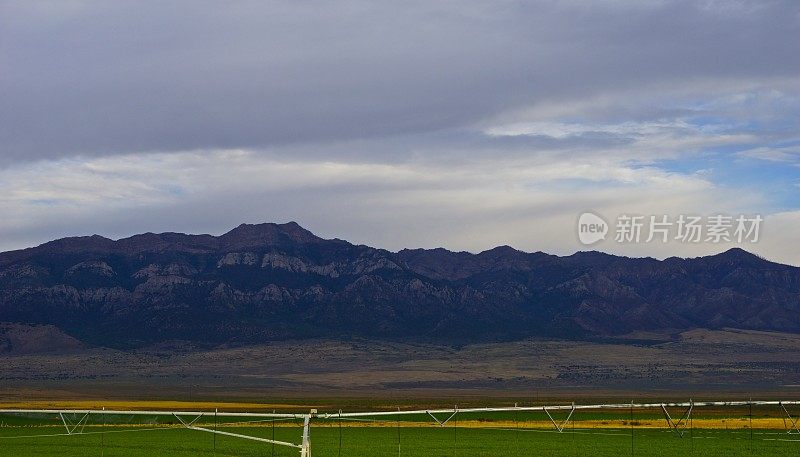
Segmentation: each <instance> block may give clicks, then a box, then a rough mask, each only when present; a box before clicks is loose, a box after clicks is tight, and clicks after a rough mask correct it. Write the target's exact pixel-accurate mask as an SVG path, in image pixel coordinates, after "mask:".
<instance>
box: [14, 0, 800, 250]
mask: <svg viewBox="0 0 800 457" xmlns="http://www.w3.org/2000/svg"><path fill="white" fill-rule="evenodd" d="M798 43H800V2H798V1H796V0H785V1H778V0H776V1H770V0H758V1H749V0H697V1H669V0H594V1H591V2H587V1H582V0H563V1H556V0H536V1H525V2H515V1H497V0H495V1H491V2H488V1H487V2H477V1H468V0H467V1H458V2H455V1H447V2H438V1H432V0H424V1H419V2H416V1H402V2H397V1H394V2H382V1H376V0H370V1H297V0H291V1H253V2H246V1H242V2H204V1H198V0H192V1H186V2H181V1H159V2H141V1H130V2H128V1H107V0H104V1H96V2H95V1H69V0H57V1H52V2H50V1H41V2H37V1H31V0H24V1H18V2H16V1H7V0H0V155H1V157H0V216H1V217H0V249H2V250H8V249H16V248H22V247H27V246H33V245H37V244H40V243H42V242H45V241H48V240H50V239H53V238H59V237H64V236H73V235H86V234H94V233H97V234H101V235H104V236H108V237H111V238H119V237H124V236H129V235H132V234H135V233H139V232H146V231H153V232H161V231H182V232H189V233H212V234H220V233H223V232H225V231H227V230H229V229H231V228H232V227H234V226H236V225H238V224H239V223H242V222H252V223H255V222H286V221H290V220H295V221H297V222H298V223H300V224H301V225H303V226H304V227H306V228H308V229H310V230H312V231H313V232H315V233H317V234H318V235H320V236H323V237H330V238H332V237H338V238H343V239H347V240H349V241H352V242H356V243H364V244H370V245H373V246H377V247H383V248H388V249H392V250H397V249H401V248H403V247H438V246H443V247H446V248H449V249H455V250H469V251H473V252H478V251H482V250H485V249H489V248H491V247H493V246H496V245H501V244H508V245H511V246H513V247H515V248H518V249H521V250H525V251H539V250H541V251H546V252H550V253H556V254H569V253H572V252H574V251H577V250H583V249H600V250H604V251H608V252H614V253H622V254H627V255H636V256H654V257H659V258H663V257H667V256H671V255H678V256H694V255H703V254H708V253H713V252H718V251H721V250H723V249H725V248H727V247H728V245H725V246H723V245H718V244H713V243H705V242H704V243H681V242H674V241H673V242H669V243H666V244H663V243H657V242H656V243H627V244H620V243H615V242H613V241H612V240H610V239H609V240H606V241H603V242H601V243H600V244H598V245H595V246H593V247H591V248H587V247H585V246H583V245H581V244H580V243H579V241H578V237H577V234H576V221H577V218H578V216H579V214H581V213H582V212H583V211H586V210H591V211H593V212H595V213H597V214H599V215H602V216H603V217H604V218H606V219H607V220H608V221H610V222H613V221H614V220H615V219H616V218H617V217H618V216H619V215H622V214H640V215H661V214H667V215H670V217H671V218H676V217H677V216H678V215H680V214H694V215H701V216H710V215H715V214H721V213H722V214H730V215H738V214H748V215H754V214H761V215H763V216H764V218H765V221H764V222H763V224H762V226H761V229H762V232H761V236H760V240H759V241H758V242H757V243H755V244H747V245H743V246H742V247H744V248H745V249H748V250H751V251H754V252H757V253H759V254H761V255H764V256H765V257H767V258H770V259H773V260H778V261H782V262H785V263H791V264H800V239H798V238H800V235H798V233H800V230H799V229H800V198H798V192H800V52H798Z"/></svg>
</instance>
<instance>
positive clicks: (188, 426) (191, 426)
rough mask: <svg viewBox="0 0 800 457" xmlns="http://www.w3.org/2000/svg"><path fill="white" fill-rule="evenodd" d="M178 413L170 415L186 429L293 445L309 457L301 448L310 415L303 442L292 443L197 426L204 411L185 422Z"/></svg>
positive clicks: (305, 427)
mask: <svg viewBox="0 0 800 457" xmlns="http://www.w3.org/2000/svg"><path fill="white" fill-rule="evenodd" d="M178 414H179V413H173V414H172V415H173V416H175V418H176V419H178V421H179V422H180V423H181V425H183V427H184V428H186V429H188V430H195V431H198V432H206V433H213V434H215V435H224V436H230V437H233V438H241V439H245V440H252V441H259V442H262V443H268V444H277V445H279V446H287V447H293V448H297V449H300V456H301V457H309V454H308V452H306V453H303V449H307V448H308V446H307V442H308V420H309V418H310V417H311V416H310V415H306V416H305V418H306V422H305V426H304V428H303V444H302V445H299V444H294V443H287V442H285V441H277V440H271V439H267V438H259V437H256V436H249V435H242V434H240V433H231V432H224V431H222V430H216V429H211V428H205V427H198V426H196V425H194V424H195V423H196V422H197V421H198V420H200V418H201V417H203V415H204V414H205V413H200V414H198V415H197V417H195V418H194V419H193V420H192V421H191V422H186V421H185V420H183V419H182V418H181V417H180V416H179V415H178ZM304 445H305V448H304Z"/></svg>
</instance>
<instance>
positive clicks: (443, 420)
mask: <svg viewBox="0 0 800 457" xmlns="http://www.w3.org/2000/svg"><path fill="white" fill-rule="evenodd" d="M798 405H800V401H778V400H775V401H755V400H751V401H707V402H694V401H691V400H690V401H688V402H683V403H607V404H595V405H576V404H574V403H572V404H569V405H553V406H544V405H542V406H516V405H515V406H512V407H495V408H492V407H489V408H462V409H460V408H458V407H457V406H456V407H454V408H449V409H422V410H396V411H370V412H353V413H346V412H341V411H339V412H337V413H320V412H317V410H316V409H312V410H311V411H310V412H308V413H303V414H291V413H284V414H281V413H237V412H220V411H217V410H215V411H211V412H209V411H135V410H106V409H101V410H97V409H84V410H78V409H0V414H37V415H41V414H46V415H56V416H58V417H59V418H60V419H61V421H62V423H63V425H64V428H65V430H66V433H64V434H62V435H65V436H72V435H81V434H84V428H85V427H86V424H87V423H88V420H89V417H90V416H92V415H108V416H113V415H125V416H137V415H139V416H172V417H174V418H175V419H177V421H178V423H179V424H180V426H181V427H184V428H186V429H188V430H194V431H198V432H205V433H214V434H218V435H224V436H228V437H233V438H240V439H245V440H252V441H258V442H262V443H267V444H272V445H277V446H285V447H288V448H295V449H298V450H299V452H300V457H310V456H311V439H310V429H311V422H312V421H313V420H323V421H324V420H338V421H341V420H351V421H352V420H379V419H380V418H387V419H395V420H397V418H398V417H399V416H411V415H421V416H429V417H430V418H431V419H432V420H433V422H434V423H435V424H437V425H438V426H441V427H444V426H445V425H446V424H447V423H448V422H450V421H451V420H452V419H454V418H456V416H457V415H459V414H469V413H503V412H537V413H544V414H546V416H547V417H548V418H549V420H550V422H551V423H552V425H553V427H554V429H555V431H556V432H558V433H563V432H564V430H565V427H566V426H567V424H568V423H569V421H570V419H571V418H572V417H573V415H574V414H575V412H576V411H580V410H610V411H613V410H617V411H619V410H628V409H630V410H631V411H632V410H634V409H635V410H656V411H660V412H661V413H662V414H663V416H664V420H665V421H666V424H667V427H668V428H669V429H670V430H671V431H674V432H675V434H676V435H677V436H679V437H683V436H684V433H685V431H686V429H687V427H688V424H689V423H690V421H691V419H692V412H693V410H694V409H695V408H700V407H747V408H750V411H751V416H752V408H753V407H776V408H779V410H780V411H781V413H782V415H783V416H782V417H783V423H784V428H785V430H786V432H787V433H789V434H800V417H793V416H792V415H791V414H790V413H789V409H787V408H791V407H793V406H795V407H796V406H798ZM668 408H673V409H676V408H680V409H681V410H683V413H682V414H681V416H680V417H679V418H678V419H677V420H675V419H674V418H673V416H672V415H670V413H669V410H668ZM555 412H562V413H563V412H566V413H567V416H566V419H564V420H563V421H558V420H556V419H555V418H554V416H553V414H552V413H555ZM210 416H213V417H215V418H216V417H229V418H234V417H235V418H252V419H254V420H260V421H278V420H295V421H297V420H299V421H302V424H303V432H302V435H301V437H300V442H299V443H291V442H287V441H278V440H275V439H267V438H261V437H256V436H250V435H244V434H241V433H232V432H226V431H223V430H218V429H216V427H215V428H208V427H203V426H199V425H196V424H197V423H198V421H199V420H200V419H201V418H203V417H206V418H208V417H210ZM68 417H74V418H79V419H77V421H75V420H74V419H72V420H70V419H69V418H68Z"/></svg>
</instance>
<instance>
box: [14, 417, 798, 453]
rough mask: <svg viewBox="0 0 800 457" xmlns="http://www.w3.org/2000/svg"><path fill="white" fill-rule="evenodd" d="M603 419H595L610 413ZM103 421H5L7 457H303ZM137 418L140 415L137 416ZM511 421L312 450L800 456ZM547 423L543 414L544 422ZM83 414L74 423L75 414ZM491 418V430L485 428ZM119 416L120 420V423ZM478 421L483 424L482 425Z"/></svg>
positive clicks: (229, 427) (716, 436) (296, 428)
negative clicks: (75, 426)
mask: <svg viewBox="0 0 800 457" xmlns="http://www.w3.org/2000/svg"><path fill="white" fill-rule="evenodd" d="M603 417H604V416H597V417H594V419H598V418H599V419H603ZM123 419H125V418H115V421H116V422H117V423H114V424H106V425H105V426H99V425H95V424H89V425H87V426H86V427H85V428H83V429H82V431H83V433H82V434H79V435H72V436H66V435H65V430H64V427H63V425H61V426H59V425H56V424H55V420H54V419H53V418H46V419H45V418H43V417H15V416H3V417H0V455H2V456H14V457H27V456H53V455H60V456H102V457H105V456H120V457H122V456H125V457H131V456H187V457H188V456H215V455H219V456H253V457H257V456H261V457H263V456H273V455H274V456H281V457H282V456H297V455H299V451H298V450H296V449H291V448H286V447H281V446H274V447H273V446H272V445H271V444H267V443H261V442H253V441H247V440H242V439H238V438H232V437H226V436H220V435H215V434H211V433H204V432H200V431H193V430H186V429H182V428H177V426H175V425H174V424H173V425H170V424H169V423H168V422H169V421H168V418H165V417H162V418H160V420H158V421H156V422H157V423H155V422H154V421H153V418H150V419H148V420H150V421H151V422H149V423H144V422H141V423H138V424H133V423H128V424H124V425H123V424H120V423H119V422H121V421H123ZM128 419H132V420H129V421H127V422H133V421H134V420H138V419H137V418H133V417H131V418H128ZM506 419H507V418H497V417H494V418H492V419H490V420H486V419H485V418H482V419H481V420H480V421H476V420H473V421H471V422H468V421H462V422H461V423H458V422H455V421H454V422H450V423H448V424H446V425H445V426H443V427H440V426H433V425H424V424H423V423H421V422H411V421H408V420H406V421H401V422H397V423H392V422H382V423H380V425H379V426H375V424H373V423H369V422H362V423H357V422H349V423H345V424H343V425H342V426H341V427H340V426H339V423H338V422H337V421H335V420H333V421H325V420H316V421H314V422H313V423H312V428H311V443H312V444H311V455H312V456H315V457H319V456H336V457H338V456H340V455H341V456H357V457H360V456H364V457H367V456H370V457H381V456H386V457H392V456H401V457H402V456H409V457H459V456H460V457H470V456H498V457H504V456H508V457H513V456H539V455H541V456H564V457H567V456H601V457H602V456H608V457H612V456H613V457H619V456H626V455H641V456H686V455H698V456H701V455H702V456H720V457H723V456H724V457H728V456H739V455H740V456H773V455H787V456H788V455H798V454H800V435H794V434H787V433H786V431H785V430H783V429H753V430H752V432H751V430H750V429H749V428H737V429H729V430H725V429H719V428H714V429H709V428H698V427H692V428H687V429H686V430H685V433H684V436H683V437H679V436H678V435H677V434H676V433H675V432H672V431H669V430H667V429H666V428H638V427H636V426H634V427H624V428H623V427H619V428H613V427H604V428H582V427H581V426H582V425H586V423H584V422H583V421H580V420H577V421H574V422H569V423H567V424H566V426H565V428H564V431H563V433H557V432H556V431H555V430H553V429H552V428H545V427H544V426H539V425H537V426H536V428H532V427H531V425H530V423H525V422H524V420H525V419H530V417H528V418H525V417H523V418H522V420H523V422H521V423H519V424H516V423H514V422H512V423H511V425H510V426H508V423H507V422H505V420H506ZM537 419H538V418H537ZM73 420H74V419H73ZM481 421H486V422H485V424H484V425H485V426H484V425H480V424H481ZM111 422H114V421H111ZM476 424H478V425H476ZM202 426H203V427H208V428H214V427H218V429H219V430H224V431H227V432H234V433H241V434H247V435H251V436H256V437H262V438H273V437H274V439H278V440H282V441H288V442H293V443H299V442H300V435H301V432H302V427H301V424H300V423H299V422H295V421H288V422H286V421H282V422H279V423H278V425H277V426H275V427H273V426H272V423H269V422H261V423H259V424H253V425H246V426H237V425H236V424H232V423H227V424H225V423H217V424H216V425H215V424H214V422H211V421H210V420H206V422H204V423H203V424H202Z"/></svg>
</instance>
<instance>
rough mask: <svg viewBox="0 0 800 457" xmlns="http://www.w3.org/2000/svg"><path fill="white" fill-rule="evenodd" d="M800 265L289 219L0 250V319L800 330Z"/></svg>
mask: <svg viewBox="0 0 800 457" xmlns="http://www.w3.org/2000/svg"><path fill="white" fill-rule="evenodd" d="M798 309H800V268H796V267H791V266H786V265H780V264H776V263H771V262H768V261H766V260H764V259H761V258H759V257H757V256H754V255H752V254H749V253H747V252H745V251H743V250H741V249H733V250H730V251H727V252H724V253H721V254H718V255H715V256H708V257H701V258H695V259H680V258H669V259H666V260H663V261H659V260H655V259H650V258H642V259H633V258H626V257H618V256H613V255H608V254H603V253H599V252H579V253H576V254H574V255H571V256H565V257H559V256H554V255H548V254H545V253H541V252H535V253H526V252H521V251H517V250H515V249H513V248H510V247H508V246H501V247H497V248H494V249H491V250H488V251H484V252H481V253H479V254H471V253H466V252H451V251H447V250H445V249H429V250H426V249H413V250H411V249H406V250H402V251H400V252H396V253H395V252H390V251H386V250H382V249H376V248H372V247H369V246H358V245H353V244H350V243H348V242H346V241H342V240H325V239H322V238H320V237H317V236H315V235H314V234H313V233H311V232H309V231H308V230H305V229H304V228H302V227H300V226H299V225H298V224H296V223H294V222H291V223H288V224H257V225H248V224H243V225H240V226H239V227H237V228H235V229H233V230H231V231H230V232H228V233H226V234H224V235H221V236H218V237H217V236H211V235H184V234H179V233H162V234H153V233H146V234H142V235H136V236H133V237H130V238H125V239H121V240H117V241H114V240H110V239H107V238H103V237H100V236H96V235H95V236H90V237H77V238H66V239H62V240H56V241H52V242H49V243H45V244H43V245H41V246H38V247H35V248H30V249H24V250H19V251H11V252H6V253H0V322H7V323H26V324H42V325H49V326H53V327H55V328H58V329H60V330H61V331H63V332H65V333H66V334H68V335H71V336H74V337H75V338H77V339H79V340H80V341H82V342H84V343H86V344H90V345H104V346H110V347H121V348H124V347H135V346H141V345H147V344H152V343H157V342H160V341H166V340H173V339H180V340H188V341H193V342H198V343H207V344H218V343H226V342H240V343H249V342H264V341H273V340H280V339H288V338H306V337H327V338H348V337H351V336H360V337H369V338H407V337H411V338H435V339H444V340H459V341H463V340H470V341H481V340H496V339H520V338H528V337H558V338H567V339H570V338H571V339H575V338H579V339H580V338H604V337H613V336H616V335H621V334H626V333H629V332H634V331H639V330H664V329H689V328H723V327H733V328H745V329H757V330H775V331H786V332H797V333H800V314H798Z"/></svg>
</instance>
